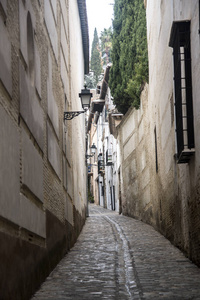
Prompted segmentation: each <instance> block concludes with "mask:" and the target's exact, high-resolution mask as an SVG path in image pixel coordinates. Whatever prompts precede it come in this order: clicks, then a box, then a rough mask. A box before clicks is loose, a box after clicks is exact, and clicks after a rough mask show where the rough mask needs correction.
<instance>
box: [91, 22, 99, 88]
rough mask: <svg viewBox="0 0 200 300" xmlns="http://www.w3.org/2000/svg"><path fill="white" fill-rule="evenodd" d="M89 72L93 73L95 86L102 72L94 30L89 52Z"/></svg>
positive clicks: (97, 40) (96, 35)
mask: <svg viewBox="0 0 200 300" xmlns="http://www.w3.org/2000/svg"><path fill="white" fill-rule="evenodd" d="M91 71H92V72H94V78H95V81H96V84H97V82H98V79H99V75H100V74H101V72H102V66H101V53H100V48H99V38H98V34H97V29H96V28H95V30H94V38H93V42H92V50H91Z"/></svg>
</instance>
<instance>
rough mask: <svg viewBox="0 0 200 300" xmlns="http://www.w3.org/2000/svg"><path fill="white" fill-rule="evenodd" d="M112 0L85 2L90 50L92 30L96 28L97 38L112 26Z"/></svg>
mask: <svg viewBox="0 0 200 300" xmlns="http://www.w3.org/2000/svg"><path fill="white" fill-rule="evenodd" d="M113 3H114V0H86V5H87V16H88V27H89V40H90V49H91V46H92V41H93V36H94V29H95V27H96V28H97V33H98V37H100V34H101V31H103V30H104V28H109V27H110V26H111V25H112V19H113V5H110V4H113Z"/></svg>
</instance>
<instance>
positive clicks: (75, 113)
mask: <svg viewBox="0 0 200 300" xmlns="http://www.w3.org/2000/svg"><path fill="white" fill-rule="evenodd" d="M84 112H86V110H81V111H65V112H64V120H72V119H73V118H75V117H78V116H79V115H80V114H83V113H84Z"/></svg>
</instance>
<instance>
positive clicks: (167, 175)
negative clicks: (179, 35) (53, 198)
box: [118, 0, 200, 265]
mask: <svg viewBox="0 0 200 300" xmlns="http://www.w3.org/2000/svg"><path fill="white" fill-rule="evenodd" d="M198 10H199V1H196V0H194V1H192V2H191V1H190V2H188V1H187V0H183V1H176V0H175V1H173V0H160V1H157V0H153V1H151V0H147V1H146V14H147V39H148V52H149V86H148V88H147V87H146V88H145V90H144V91H143V94H142V98H141V108H140V109H139V110H138V111H135V110H130V111H129V113H128V114H127V115H126V116H125V118H124V120H123V121H122V123H121V124H120V125H119V126H118V134H119V135H118V137H119V139H120V145H121V148H120V150H121V161H122V164H121V167H120V172H121V174H122V176H121V186H122V209H123V213H125V214H128V215H130V216H133V217H136V218H139V219H142V220H143V221H145V222H148V223H150V224H152V225H153V226H154V227H156V228H157V229H158V230H159V231H161V232H162V233H163V234H164V235H165V236H166V237H167V238H169V239H170V240H171V241H172V242H173V243H174V244H175V245H176V246H178V247H180V248H181V249H182V251H183V252H185V254H186V255H187V256H189V257H190V259H192V260H193V261H194V262H195V263H196V264H197V265H200V255H199V253H200V251H199V250H200V248H199V244H200V234H199V232H200V221H199V214H200V206H199V203H200V202H199V197H200V196H199V191H200V180H199V178H200V171H199V166H200V161H199V159H200V153H199V151H200V147H199V146H200V145H199V143H200V141H199V139H200V138H199V129H198V128H199V126H200V124H199V122H200V118H199V116H200V105H199V97H198V94H199V87H198V78H199V67H200V66H199V64H200V59H199V34H198V29H199V16H198ZM179 20H191V55H192V83H193V108H194V127H195V130H194V131H195V132H194V134H195V155H194V156H193V157H192V158H191V160H190V162H189V163H186V164H181V165H180V164H177V161H176V159H175V154H176V135H175V116H174V87H173V77H174V70H173V57H172V48H170V47H169V39H170V33H171V27H172V22H173V21H179ZM156 147H157V165H156V151H155V150H156Z"/></svg>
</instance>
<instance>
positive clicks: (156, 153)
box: [154, 127, 158, 172]
mask: <svg viewBox="0 0 200 300" xmlns="http://www.w3.org/2000/svg"><path fill="white" fill-rule="evenodd" d="M154 137H155V158H156V172H158V149H157V133H156V127H155V129H154Z"/></svg>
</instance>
